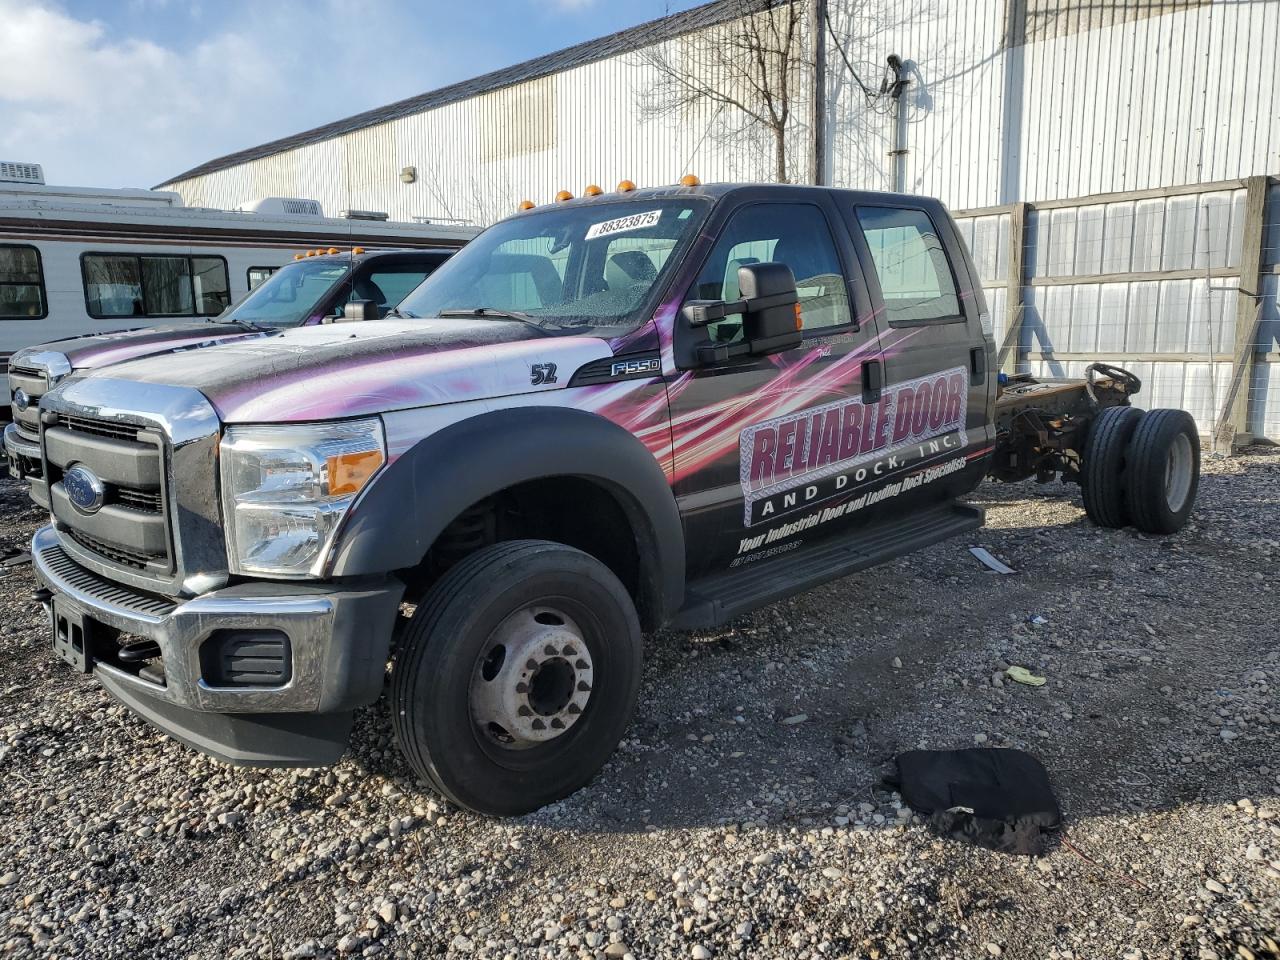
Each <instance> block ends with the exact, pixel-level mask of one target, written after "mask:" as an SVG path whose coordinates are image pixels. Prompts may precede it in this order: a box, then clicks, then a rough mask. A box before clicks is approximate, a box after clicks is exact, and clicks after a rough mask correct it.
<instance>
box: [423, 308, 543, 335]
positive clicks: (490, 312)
mask: <svg viewBox="0 0 1280 960" xmlns="http://www.w3.org/2000/svg"><path fill="white" fill-rule="evenodd" d="M436 316H438V317H493V318H494V319H495V320H519V321H520V322H521V323H527V324H528V325H529V326H531V327H535V328H536V329H538V330H560V329H562V328H561V326H560V325H559V324H558V323H553V322H552V321H550V320H548V319H546V318H545V317H535V316H533V315H532V314H528V313H522V312H521V311H519V310H500V309H498V308H497V307H449V308H448V309H446V310H441V311H439V312H438V313H437V314H436Z"/></svg>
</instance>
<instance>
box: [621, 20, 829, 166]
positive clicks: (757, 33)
mask: <svg viewBox="0 0 1280 960" xmlns="http://www.w3.org/2000/svg"><path fill="white" fill-rule="evenodd" d="M724 2H725V4H726V6H728V7H730V8H731V12H730V13H729V14H728V19H726V21H725V22H724V23H721V24H719V25H718V26H715V27H710V28H705V29H702V30H698V31H696V32H694V33H690V34H686V35H685V36H683V37H679V38H677V39H676V40H672V41H668V42H666V43H659V44H655V45H653V46H650V47H646V48H644V49H643V50H641V51H639V52H638V53H637V57H638V58H639V61H640V63H641V64H642V65H645V66H647V67H649V68H650V69H651V70H652V71H653V73H654V74H655V76H656V78H657V79H656V83H654V84H653V86H651V87H650V88H649V89H648V90H646V91H645V92H644V93H643V94H642V95H641V101H640V104H639V107H640V111H641V113H642V114H646V115H648V116H653V117H666V116H673V115H674V116H676V117H677V118H679V119H682V120H683V119H684V118H685V117H686V116H687V115H688V114H690V113H696V112H698V111H702V110H707V109H709V110H710V111H711V115H712V120H711V123H712V124H715V123H716V122H717V121H723V124H722V126H721V127H720V128H719V129H718V130H717V131H715V132H714V133H713V135H714V136H716V137H717V138H720V139H732V138H733V137H735V136H737V135H740V134H743V133H756V132H761V131H763V132H764V133H765V134H766V135H767V136H768V137H770V138H771V139H772V141H773V168H774V177H775V178H776V179H777V181H778V182H779V183H787V182H788V181H789V180H790V176H789V172H788V162H789V160H790V159H791V158H789V156H788V140H789V135H790V134H791V132H792V128H793V127H794V126H796V123H797V120H798V119H799V120H800V122H802V121H803V110H801V109H798V108H799V106H800V105H801V104H802V98H803V96H804V90H805V77H806V70H807V66H808V65H807V57H806V55H805V49H804V38H803V36H802V31H803V26H804V17H805V4H804V2H802V0H724Z"/></svg>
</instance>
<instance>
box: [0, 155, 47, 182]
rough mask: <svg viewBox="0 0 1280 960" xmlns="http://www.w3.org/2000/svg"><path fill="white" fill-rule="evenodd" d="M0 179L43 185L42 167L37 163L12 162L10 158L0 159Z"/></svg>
mask: <svg viewBox="0 0 1280 960" xmlns="http://www.w3.org/2000/svg"><path fill="white" fill-rule="evenodd" d="M0 181H3V182H5V183H38V184H41V185H43V184H44V168H43V167H41V166H40V164H38V163H14V162H13V161H12V160H0Z"/></svg>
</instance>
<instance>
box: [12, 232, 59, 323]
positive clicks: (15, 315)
mask: <svg viewBox="0 0 1280 960" xmlns="http://www.w3.org/2000/svg"><path fill="white" fill-rule="evenodd" d="M48 313H49V310H48V307H47V306H46V305H45V299H44V274H43V272H42V271H41V268H40V251H39V250H37V249H36V248H35V247H29V246H25V245H24V246H18V245H9V244H0V320H39V319H40V318H42V317H44V316H47V315H48Z"/></svg>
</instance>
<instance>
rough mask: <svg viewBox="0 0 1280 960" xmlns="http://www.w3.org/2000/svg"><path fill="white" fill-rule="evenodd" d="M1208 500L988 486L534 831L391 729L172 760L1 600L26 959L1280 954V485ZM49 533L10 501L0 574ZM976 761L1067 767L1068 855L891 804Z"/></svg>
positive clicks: (666, 724)
mask: <svg viewBox="0 0 1280 960" xmlns="http://www.w3.org/2000/svg"><path fill="white" fill-rule="evenodd" d="M1206 471H1207V474H1208V475H1207V476H1206V477H1205V478H1204V481H1203V483H1202V486H1201V494H1200V503H1199V507H1198V510H1197V513H1196V515H1195V517H1194V522H1193V523H1192V524H1191V525H1190V526H1189V527H1188V528H1187V529H1186V530H1185V531H1183V532H1182V533H1181V534H1179V535H1177V536H1174V537H1171V538H1165V539H1156V538H1151V537H1146V536H1143V535H1139V534H1136V533H1134V532H1132V531H1104V530H1099V529H1097V528H1094V527H1093V526H1091V525H1090V524H1088V523H1087V522H1086V520H1085V519H1084V514H1083V511H1082V509H1081V507H1080V501H1079V496H1078V494H1077V492H1076V491H1075V490H1074V488H1067V487H1061V486H1058V485H1049V486H1045V487H1039V486H1036V485H1034V484H1030V483H1028V484H1018V485H1010V486H1003V487H1001V486H986V487H984V488H982V489H981V490H980V491H979V492H978V496H977V498H976V499H978V500H979V501H980V502H983V503H984V504H985V505H986V506H987V507H988V519H989V526H988V527H987V528H986V529H985V530H984V531H982V532H980V533H979V534H978V535H977V536H976V537H975V538H974V539H973V540H971V541H965V542H952V543H947V544H942V545H940V546H937V547H935V548H933V549H931V550H928V551H926V552H923V553H920V554H917V555H915V556H912V557H909V558H906V559H904V560H901V561H898V562H896V563H893V564H891V565H888V566H885V567H882V568H879V569H876V570H872V571H869V572H867V573H864V574H860V575H858V576H856V577H851V578H848V579H845V580H842V581H839V582H837V583H833V584H830V585H828V586H826V587H823V588H820V589H817V590H814V591H812V592H810V593H808V594H805V595H803V596H800V597H797V598H795V599H793V600H790V601H788V602H785V603H779V604H776V605H774V606H772V607H769V608H767V609H765V610H762V611H760V612H759V613H757V614H755V615H753V616H751V617H747V618H744V619H743V620H741V621H738V622H736V623H735V624H734V625H733V626H732V628H730V629H725V630H722V631H719V632H717V633H714V634H672V635H663V636H658V637H655V638H652V642H651V644H650V651H649V657H648V662H647V665H646V667H645V679H644V687H643V691H642V695H641V700H640V705H639V709H638V712H637V717H636V721H635V723H634V725H633V727H632V729H631V731H630V733H629V738H628V740H627V741H626V742H625V744H624V745H623V748H622V749H621V750H620V751H619V753H618V754H617V755H616V756H615V758H614V759H613V761H612V762H611V763H610V764H609V766H608V767H607V768H606V770H605V772H604V773H603V774H602V775H601V776H600V777H598V778H597V779H596V781H595V782H593V783H592V784H591V785H590V786H589V787H588V788H586V789H584V790H582V791H580V792H579V793H578V794H576V795H575V796H573V797H571V798H570V799H568V800H567V801H564V802H562V803H560V804H556V805H555V806H553V807H551V808H548V809H545V810H543V811H540V812H539V813H537V814H534V815H532V816H528V817H524V818H520V819H515V820H507V821H497V820H488V819H484V818H480V817H476V816H473V815H470V814H467V813H463V812H460V811H458V810H456V809H453V808H451V807H449V806H448V805H446V804H445V803H443V802H441V801H440V800H438V799H436V798H435V797H433V795H432V794H431V793H430V792H429V791H427V790H426V789H425V788H423V787H422V786H421V785H420V784H418V783H416V782H415V781H414V780H413V778H412V776H411V775H410V774H409V772H408V770H407V768H406V767H405V765H404V764H403V763H402V762H401V761H400V760H399V758H398V756H397V755H396V753H395V750H394V745H393V744H392V743H391V742H390V741H389V739H388V736H387V735H386V734H385V733H383V732H382V731H383V730H384V729H385V723H384V720H385V718H384V717H383V715H382V714H381V709H382V708H381V707H375V708H373V709H371V710H369V711H367V712H366V714H365V715H364V716H362V717H361V718H360V721H359V724H358V730H357V734H356V738H355V743H354V747H353V750H352V751H351V752H350V753H349V754H348V756H347V758H346V759H344V760H343V761H342V763H341V764H339V765H338V766H337V767H335V768H333V769H327V770H306V771H261V770H235V769H232V768H229V767H225V766H222V765H220V764H218V763H216V762H213V761H210V760H206V759H204V758H202V757H200V756H198V755H196V754H194V753H193V752H191V751H189V750H187V749H185V748H182V747H180V746H178V745H176V744H174V743H172V742H169V741H167V740H165V739H164V738H163V737H161V736H159V735H157V734H156V733H154V732H153V731H152V730H150V729H149V728H148V727H147V726H146V725H145V724H144V723H143V722H142V721H140V720H137V719H135V718H133V717H132V716H130V715H129V714H127V713H126V712H125V711H124V710H123V709H122V708H120V707H118V706H115V705H114V704H113V703H112V701H110V700H109V699H108V698H107V697H106V696H105V695H104V694H103V693H102V692H101V691H100V690H99V689H98V688H97V686H96V685H95V684H94V683H93V682H92V681H91V680H89V679H86V678H82V677H77V676H73V675H72V674H71V673H70V672H69V670H68V669H67V668H66V667H64V666H63V665H61V664H60V663H56V662H54V661H53V659H52V658H51V654H50V653H49V651H48V650H47V648H46V640H45V626H44V623H43V620H42V618H41V616H40V615H39V614H38V611H37V609H36V608H34V607H33V606H32V605H31V604H30V602H29V600H28V599H27V598H28V593H29V591H30V589H31V587H32V585H33V581H32V576H31V573H30V569H29V568H27V567H14V568H9V569H4V570H0V575H2V576H3V582H2V583H0V610H2V611H3V616H2V617H0V778H2V780H3V790H2V791H0V817H3V821H4V823H5V826H6V829H5V831H4V836H3V838H0V851H2V853H0V953H3V954H10V955H15V956H28V955H42V956H59V957H117V956H118V957H129V958H135V957H200V958H205V957H208V958H222V957H277V958H280V957H328V956H333V955H335V954H336V955H343V956H383V957H391V956H395V957H408V956H416V955H432V954H435V955H448V956H476V957H504V956H515V957H600V956H604V957H614V958H616V957H625V956H627V955H633V956H634V957H636V958H646V957H693V958H698V957H703V958H706V957H787V958H804V957H817V956H822V957H858V958H877V957H957V958H960V957H964V958H971V957H972V958H986V957H993V956H994V957H1000V956H1004V957H1027V958H1034V960H1044V958H1081V960H1086V958H1087V960H1098V958H1109V957H1117V958H1126V960H1130V958H1155V957H1194V958H1201V957H1203V958H1211V957H1222V958H1227V957H1233V958H1245V960H1247V958H1251V957H1252V958H1263V957H1276V956H1280V950H1278V948H1277V946H1276V942H1277V941H1278V940H1280V933H1278V932H1277V927H1278V926H1280V919H1278V918H1280V697H1278V696H1277V690H1280V645H1278V644H1277V635H1278V633H1280V631H1277V618H1276V614H1275V607H1276V601H1277V599H1280V598H1277V596H1276V563H1277V561H1278V560H1280V542H1278V541H1277V539H1276V538H1277V537H1280V522H1278V521H1280V509H1278V508H1280V454H1278V453H1277V452H1275V451H1255V452H1254V453H1253V454H1252V455H1250V456H1245V457H1240V458H1237V459H1234V460H1230V461H1226V462H1218V463H1212V464H1207V465H1206ZM39 519H40V518H39V514H38V513H37V511H36V510H35V509H34V508H32V507H31V506H30V505H29V504H28V503H27V501H26V499H25V495H24V493H23V491H22V490H20V489H19V488H18V487H17V486H15V485H13V484H11V483H8V482H7V481H5V482H3V483H0V555H3V553H4V551H5V548H11V547H15V546H21V545H22V544H23V543H24V542H25V540H26V539H27V538H28V537H29V536H30V534H31V531H32V530H33V529H34V527H35V526H36V524H37V522H38V521H39ZM971 543H974V544H981V545H983V546H986V547H987V548H989V549H990V550H991V551H992V552H993V553H995V554H996V555H997V556H998V557H1001V558H1002V559H1004V560H1005V561H1006V562H1007V563H1009V564H1010V565H1012V566H1013V567H1015V568H1016V569H1017V570H1018V571H1019V573H1018V575H1017V576H1008V577H1002V576H998V575H995V574H992V573H988V572H986V571H985V569H984V568H983V567H982V566H980V565H979V564H978V563H977V562H976V561H975V560H974V559H973V558H972V557H971V556H970V555H969V554H968V552H967V551H966V547H968V546H969V545H970V544H971ZM1037 615H1038V616H1039V617H1041V618H1043V619H1044V621H1046V622H1044V623H1042V624H1041V623H1031V622H1029V618H1031V617H1033V616H1037ZM1009 664H1021V665H1024V666H1027V667H1030V668H1031V669H1032V670H1034V671H1036V672H1037V673H1042V674H1043V675H1045V676H1047V677H1048V683H1047V684H1046V685H1045V686H1043V687H1040V688H1031V687H1026V686H1019V685H1017V684H1014V683H1012V682H1007V681H1006V682H1003V683H1001V682H1000V681H999V678H998V677H997V676H996V675H997V674H998V673H999V672H1000V671H1001V670H1002V669H1003V668H1004V667H1005V666H1007V665H1009ZM974 743H988V744H992V745H1008V746H1015V747H1020V748H1023V749H1027V750H1031V751H1033V752H1034V753H1035V754H1037V755H1038V756H1039V757H1040V758H1042V760H1043V761H1044V762H1045V764H1046V766H1047V767H1048V769H1049V771H1050V774H1051V776H1052V777H1053V781H1054V784H1055V788H1056V790H1057V791H1058V794H1059V797H1060V799H1061V801H1062V805H1063V808H1064V811H1065V814H1066V817H1067V824H1068V826H1067V831H1066V835H1065V838H1066V839H1065V842H1063V843H1058V844H1055V845H1054V847H1053V849H1052V850H1051V851H1050V852H1049V853H1048V854H1047V855H1046V856H1044V857H1040V858H1036V859H1029V858H1019V857H1011V856H1003V855H999V854H995V853H991V852H988V851H985V850H980V849H976V848H972V847H968V846H964V845H961V844H957V843H954V842H951V841H943V840H940V839H937V838H935V837H934V836H933V835H931V834H930V832H929V831H928V829H927V828H926V827H925V826H924V825H923V824H921V823H920V822H919V820H918V819H916V818H914V817H912V816H911V815H910V813H909V812H908V811H906V810H904V809H903V808H902V806H901V804H900V801H899V798H898V797H897V795H896V794H894V793H892V792H890V791H888V790H887V789H885V788H884V787H883V786H882V785H881V782H880V778H881V776H882V775H883V774H884V773H885V772H886V770H887V769H888V768H887V767H886V762H887V761H889V760H890V759H891V758H892V756H893V755H894V753H895V752H897V751H899V750H902V749H907V748H912V747H916V746H929V747H937V748H944V747H961V746H967V745H971V744H974Z"/></svg>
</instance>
